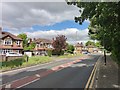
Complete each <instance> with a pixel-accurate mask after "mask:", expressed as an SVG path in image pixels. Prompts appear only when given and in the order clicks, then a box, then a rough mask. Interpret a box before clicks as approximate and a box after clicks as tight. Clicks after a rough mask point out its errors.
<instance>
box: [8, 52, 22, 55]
mask: <svg viewBox="0 0 120 90" xmlns="http://www.w3.org/2000/svg"><path fill="white" fill-rule="evenodd" d="M6 56H22V54H19V53H16V52H9V53H6Z"/></svg>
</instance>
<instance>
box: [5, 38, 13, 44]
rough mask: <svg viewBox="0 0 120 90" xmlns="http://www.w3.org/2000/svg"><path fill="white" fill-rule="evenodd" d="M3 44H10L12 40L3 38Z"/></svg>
mask: <svg viewBox="0 0 120 90" xmlns="http://www.w3.org/2000/svg"><path fill="white" fill-rule="evenodd" d="M4 45H12V40H11V39H5V40H4Z"/></svg>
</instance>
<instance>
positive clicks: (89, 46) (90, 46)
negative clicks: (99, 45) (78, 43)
mask: <svg viewBox="0 0 120 90" xmlns="http://www.w3.org/2000/svg"><path fill="white" fill-rule="evenodd" d="M94 47H95V46H93V45H88V46H87V48H94Z"/></svg>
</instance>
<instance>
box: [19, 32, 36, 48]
mask: <svg viewBox="0 0 120 90" xmlns="http://www.w3.org/2000/svg"><path fill="white" fill-rule="evenodd" d="M18 37H20V38H22V39H23V49H24V50H32V49H34V48H35V43H34V42H31V43H30V44H29V43H28V41H29V40H30V38H28V37H27V35H26V34H25V33H22V34H19V35H18Z"/></svg>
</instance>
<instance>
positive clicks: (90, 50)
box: [87, 45, 97, 53]
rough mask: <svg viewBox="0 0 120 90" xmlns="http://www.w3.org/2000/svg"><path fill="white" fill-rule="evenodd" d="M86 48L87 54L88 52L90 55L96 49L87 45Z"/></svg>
mask: <svg viewBox="0 0 120 90" xmlns="http://www.w3.org/2000/svg"><path fill="white" fill-rule="evenodd" d="M87 48H88V52H90V53H93V52H94V51H96V50H97V49H96V47H95V46H93V45H88V46H87Z"/></svg>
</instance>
